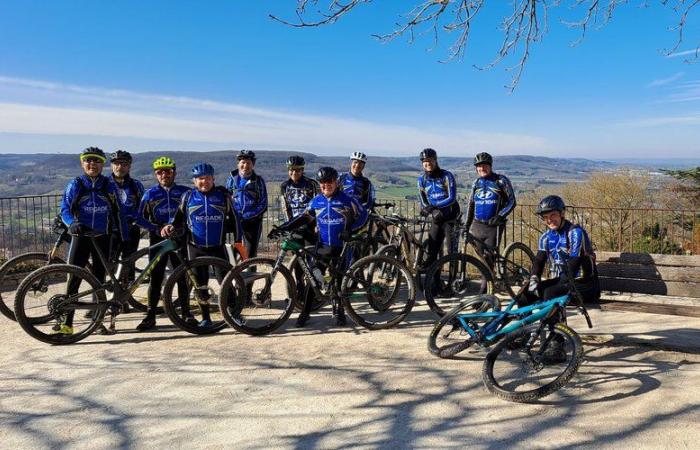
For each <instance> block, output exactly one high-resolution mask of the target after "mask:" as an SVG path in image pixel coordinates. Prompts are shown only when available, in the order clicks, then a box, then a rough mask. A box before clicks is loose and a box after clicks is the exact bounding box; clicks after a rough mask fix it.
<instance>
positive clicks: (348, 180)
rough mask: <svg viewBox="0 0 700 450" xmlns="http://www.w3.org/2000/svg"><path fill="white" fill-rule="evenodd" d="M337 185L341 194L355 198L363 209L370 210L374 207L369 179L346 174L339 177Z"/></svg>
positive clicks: (372, 188)
mask: <svg viewBox="0 0 700 450" xmlns="http://www.w3.org/2000/svg"><path fill="white" fill-rule="evenodd" d="M338 185H339V186H340V189H341V190H342V191H343V192H345V193H346V194H348V195H349V196H350V197H353V198H356V199H357V201H359V202H360V204H361V205H362V206H364V207H365V208H367V209H372V207H373V206H374V198H375V197H374V186H372V182H371V181H369V178H367V177H365V176H362V175H360V176H359V177H356V176H355V175H353V174H352V173H350V172H348V173H344V174H342V175H340V178H339V179H338Z"/></svg>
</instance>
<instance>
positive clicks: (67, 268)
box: [15, 264, 107, 345]
mask: <svg viewBox="0 0 700 450" xmlns="http://www.w3.org/2000/svg"><path fill="white" fill-rule="evenodd" d="M60 274H66V275H67V276H66V278H67V277H68V276H71V277H79V278H80V279H82V281H84V282H87V283H88V284H89V285H90V287H91V288H92V289H95V292H94V293H93V294H92V298H93V301H94V302H95V303H106V302H107V297H106V295H105V290H104V288H103V287H102V284H101V283H100V282H99V281H98V280H97V278H95V276H94V275H93V274H91V273H90V272H88V271H87V270H86V269H84V268H82V267H77V266H73V265H70V264H51V265H48V266H44V267H41V268H39V269H37V270H35V271H34V272H32V273H31V274H29V276H27V277H26V278H25V279H24V280H22V283H20V285H19V288H18V289H17V296H16V297H15V317H16V318H17V323H18V324H19V326H20V327H22V329H23V330H24V331H25V332H26V333H27V334H28V335H30V336H31V337H33V338H34V339H37V340H39V341H41V342H45V343H47V344H53V345H64V344H72V343H75V342H78V341H80V340H82V339H85V338H86V337H87V336H89V335H90V334H92V333H93V332H94V331H95V329H96V328H97V327H98V326H99V325H100V324H101V323H102V319H103V318H104V314H105V309H101V310H100V309H98V308H96V309H95V312H94V313H93V314H92V315H91V317H89V318H87V320H88V325H87V326H86V327H85V328H83V329H82V330H81V331H80V332H78V333H74V334H70V335H64V334H51V333H49V334H47V333H44V332H43V331H41V330H40V329H39V327H40V326H41V327H43V328H47V329H48V326H49V325H48V323H49V321H50V319H57V322H58V319H59V317H57V315H56V314H55V313H51V317H50V319H49V320H46V321H43V322H41V323H39V322H38V321H35V320H32V319H33V316H32V315H29V314H27V312H28V311H29V310H30V309H34V308H33V307H31V306H29V305H28V302H27V293H28V291H29V290H30V289H31V288H32V286H33V285H35V284H36V283H37V281H39V280H40V279H41V278H43V277H52V276H53V277H55V278H62V277H60ZM79 285H80V284H79ZM60 291H61V292H65V289H62V290H60ZM58 295H61V294H56V295H54V296H52V297H51V298H49V299H48V300H49V301H52V299H53V298H55V297H57V296H58ZM48 308H49V307H48V306H47V309H48ZM105 308H106V306H105ZM82 319H85V318H82Z"/></svg>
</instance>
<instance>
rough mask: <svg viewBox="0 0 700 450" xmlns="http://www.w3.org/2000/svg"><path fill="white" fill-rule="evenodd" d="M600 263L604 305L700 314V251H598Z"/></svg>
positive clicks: (670, 312)
mask: <svg viewBox="0 0 700 450" xmlns="http://www.w3.org/2000/svg"><path fill="white" fill-rule="evenodd" d="M597 264H598V272H599V275H600V284H601V289H602V291H603V295H602V296H601V302H600V303H601V309H603V310H615V311H636V312H649V313H655V314H672V315H679V316H690V317H700V255H694V256H686V255H656V254H647V253H617V252H598V253H597ZM615 293H619V294H618V295H615Z"/></svg>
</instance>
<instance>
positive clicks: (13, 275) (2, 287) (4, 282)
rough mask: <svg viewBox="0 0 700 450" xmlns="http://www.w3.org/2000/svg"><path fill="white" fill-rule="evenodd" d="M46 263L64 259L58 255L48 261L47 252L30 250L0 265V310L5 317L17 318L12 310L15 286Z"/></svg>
mask: <svg viewBox="0 0 700 450" xmlns="http://www.w3.org/2000/svg"><path fill="white" fill-rule="evenodd" d="M48 264H65V261H63V259H61V258H58V257H54V258H53V259H52V260H51V261H49V255H48V253H41V252H32V253H24V254H22V255H17V256H15V257H14V258H10V259H8V260H7V261H6V262H5V263H4V264H3V265H2V266H0V312H1V313H2V314H3V315H4V316H5V317H7V318H8V319H10V320H17V319H15V311H14V306H15V296H16V294H17V288H18V287H19V285H20V283H21V282H22V280H24V278H25V277H26V276H27V275H29V274H30V273H32V272H34V271H35V270H36V269H38V268H40V267H44V266H46V265H48ZM37 319H40V318H37ZM46 320H48V318H47V319H46Z"/></svg>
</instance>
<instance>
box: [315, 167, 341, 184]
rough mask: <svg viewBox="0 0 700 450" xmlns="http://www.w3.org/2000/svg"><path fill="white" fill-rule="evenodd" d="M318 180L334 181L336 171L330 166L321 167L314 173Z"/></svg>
mask: <svg viewBox="0 0 700 450" xmlns="http://www.w3.org/2000/svg"><path fill="white" fill-rule="evenodd" d="M316 177H317V178H318V181H319V182H323V181H334V180H337V179H338V171H337V170H335V169H334V168H332V167H327V166H326V167H321V168H320V169H318V174H316Z"/></svg>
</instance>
